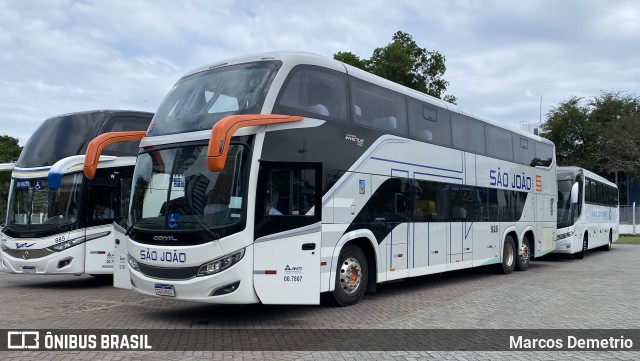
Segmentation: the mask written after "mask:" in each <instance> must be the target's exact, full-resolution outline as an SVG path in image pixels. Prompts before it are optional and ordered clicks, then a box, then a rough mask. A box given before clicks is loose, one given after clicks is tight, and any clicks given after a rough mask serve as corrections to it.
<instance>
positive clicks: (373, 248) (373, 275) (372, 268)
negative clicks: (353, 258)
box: [329, 229, 379, 292]
mask: <svg viewBox="0 0 640 361" xmlns="http://www.w3.org/2000/svg"><path fill="white" fill-rule="evenodd" d="M347 244H353V245H355V246H358V248H360V249H361V250H362V252H364V254H365V256H366V257H367V271H368V272H369V281H368V283H367V292H375V289H376V284H377V282H378V259H379V255H378V242H377V240H376V238H375V236H374V235H373V233H372V232H371V231H370V230H368V229H360V230H354V231H351V232H349V233H346V234H344V235H343V236H342V237H341V238H340V240H339V241H338V243H337V244H336V246H335V248H334V249H333V255H332V257H331V268H330V269H331V272H330V275H329V280H330V283H329V292H331V291H333V290H334V289H335V282H334V280H335V278H336V266H337V264H338V258H339V257H340V252H341V251H342V249H343V248H344V247H345V246H346V245H347Z"/></svg>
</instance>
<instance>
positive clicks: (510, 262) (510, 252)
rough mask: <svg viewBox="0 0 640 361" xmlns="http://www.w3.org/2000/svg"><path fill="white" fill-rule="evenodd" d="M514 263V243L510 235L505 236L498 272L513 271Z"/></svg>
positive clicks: (507, 272) (506, 272) (506, 273)
mask: <svg viewBox="0 0 640 361" xmlns="http://www.w3.org/2000/svg"><path fill="white" fill-rule="evenodd" d="M515 265H516V243H515V242H514V241H513V238H512V237H511V236H507V237H506V238H505V239H504V246H503V247H502V263H501V264H500V265H499V268H498V270H499V271H500V273H503V274H505V275H508V274H509V273H511V272H513V269H514V268H515Z"/></svg>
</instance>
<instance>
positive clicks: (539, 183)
mask: <svg viewBox="0 0 640 361" xmlns="http://www.w3.org/2000/svg"><path fill="white" fill-rule="evenodd" d="M536 192H542V176H541V175H538V174H536Z"/></svg>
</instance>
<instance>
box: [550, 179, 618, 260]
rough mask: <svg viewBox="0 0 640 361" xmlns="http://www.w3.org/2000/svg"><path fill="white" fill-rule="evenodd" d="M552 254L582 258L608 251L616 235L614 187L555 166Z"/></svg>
mask: <svg viewBox="0 0 640 361" xmlns="http://www.w3.org/2000/svg"><path fill="white" fill-rule="evenodd" d="M557 173H558V241H557V243H556V249H555V252H556V253H569V254H573V255H574V256H575V257H576V258H578V259H582V258H584V256H585V254H586V253H587V250H590V249H594V248H601V249H603V250H606V251H609V250H610V249H611V246H612V245H613V243H614V242H616V241H617V240H618V236H619V230H618V228H619V220H620V219H619V209H618V187H617V186H616V185H615V184H614V183H612V182H610V181H608V180H606V179H605V178H603V177H601V176H599V175H597V174H595V173H593V172H590V171H588V170H586V169H584V168H578V167H558V168H557Z"/></svg>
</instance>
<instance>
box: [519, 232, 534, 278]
mask: <svg viewBox="0 0 640 361" xmlns="http://www.w3.org/2000/svg"><path fill="white" fill-rule="evenodd" d="M530 262H531V247H529V239H528V238H527V237H524V239H523V240H522V247H521V249H520V252H518V255H517V257H516V271H526V270H527V268H529V263H530Z"/></svg>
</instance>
